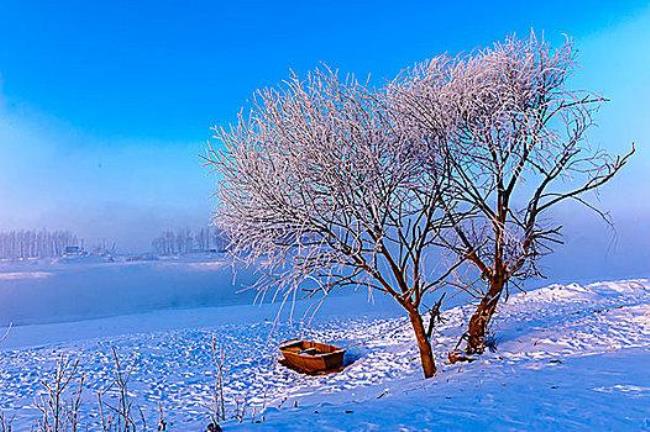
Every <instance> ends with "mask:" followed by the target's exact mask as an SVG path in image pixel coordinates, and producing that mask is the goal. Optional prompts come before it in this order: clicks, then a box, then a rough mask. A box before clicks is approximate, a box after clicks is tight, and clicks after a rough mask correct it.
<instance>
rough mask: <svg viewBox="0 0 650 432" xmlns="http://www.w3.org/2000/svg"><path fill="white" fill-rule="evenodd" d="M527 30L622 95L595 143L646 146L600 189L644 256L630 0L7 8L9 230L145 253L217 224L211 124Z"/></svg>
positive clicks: (644, 88) (1, 62)
mask: <svg viewBox="0 0 650 432" xmlns="http://www.w3.org/2000/svg"><path fill="white" fill-rule="evenodd" d="M531 27H533V28H535V29H536V30H537V31H543V32H544V33H545V35H546V37H547V39H549V40H551V41H561V40H562V35H563V34H568V35H570V36H572V37H573V38H574V39H575V41H576V44H577V46H578V48H579V50H580V57H579V60H580V62H581V69H580V70H579V71H578V74H577V75H576V77H575V78H574V82H575V85H576V86H578V87H584V88H589V89H592V90H596V91H598V92H601V93H603V94H605V95H607V96H608V97H610V98H611V99H612V102H611V103H610V104H609V105H608V106H607V107H606V108H604V109H603V110H602V112H601V114H600V116H599V117H598V122H599V124H600V127H599V129H598V130H596V131H595V132H594V133H593V134H592V135H593V136H592V139H593V141H595V142H597V143H599V144H601V145H603V146H606V147H608V148H611V149H612V150H614V151H622V150H623V149H625V148H626V146H629V144H630V142H631V141H632V140H633V139H634V140H636V141H637V142H638V143H639V144H640V147H641V148H640V151H639V154H638V157H637V158H636V160H635V161H634V164H633V166H631V167H630V169H629V170H628V172H627V173H625V175H624V176H623V177H622V178H621V179H619V181H617V183H616V185H615V186H612V187H609V188H608V189H607V190H605V191H604V192H603V196H602V199H603V201H604V202H605V203H606V204H607V205H608V206H610V207H611V208H612V212H613V213H614V216H615V217H617V218H619V219H620V220H622V221H624V222H622V224H623V228H624V229H622V230H620V232H619V236H618V237H617V239H616V242H618V243H619V244H620V243H623V244H625V245H627V244H628V243H626V242H628V241H630V242H632V243H633V244H634V245H635V246H634V247H640V246H639V245H638V244H637V243H638V239H636V237H638V236H637V235H634V234H633V233H628V232H627V231H625V227H626V226H629V224H631V223H634V221H637V222H636V223H639V224H641V225H643V223H647V222H648V221H649V220H650V219H649V218H648V217H647V216H648V215H650V211H649V210H648V204H647V203H646V201H650V200H648V199H647V198H648V195H649V192H648V190H647V188H648V186H649V183H650V181H648V178H649V175H648V173H649V172H650V156H649V155H648V152H647V151H646V150H645V149H644V148H643V144H645V143H647V142H649V141H650V140H649V138H650V129H649V126H648V119H650V109H649V108H648V103H647V101H648V100H650V91H649V89H650V51H649V48H648V47H650V7H649V6H648V5H647V2H642V1H631V0H630V1H626V2H615V1H611V2H607V1H593V2H567V1H554V0H550V1H546V2H542V3H538V4H535V5H534V7H533V6H531V4H530V3H529V2H515V1H509V2H491V3H490V4H488V2H448V3H439V2H424V1H422V2H414V1H400V2H395V4H393V2H354V1H347V2H343V1H342V2H334V1H329V2H318V1H310V2H270V1H267V2H216V1H211V2H181V1H177V2H169V1H155V2H154V1H139V2H126V1H110V2H108V1H105V2H98V1H97V2H89V1H58V2H54V1H53V2H45V1H43V2H31V1H13V0H3V1H2V2H1V3H0V40H2V44H0V229H9V228H29V227H48V228H51V229H58V228H68V229H72V230H75V231H78V232H80V233H81V234H82V235H83V236H84V237H86V238H88V239H89V240H90V241H92V240H93V239H97V238H101V237H107V238H111V239H115V240H116V241H117V242H118V243H119V244H120V245H121V246H122V249H123V250H144V249H147V248H148V246H149V242H150V239H151V237H153V236H154V235H155V234H156V233H157V232H158V231H160V230H162V229H164V228H168V227H177V226H185V225H189V226H199V225H201V224H203V223H206V222H207V220H208V217H209V215H210V209H211V207H212V206H213V204H214V203H213V202H212V201H211V197H210V194H211V191H212V189H213V187H214V179H212V178H211V177H210V176H209V175H208V173H207V172H206V171H205V169H203V168H202V167H201V163H200V160H199V157H198V154H199V153H201V151H202V150H203V148H204V147H205V143H206V141H207V140H208V139H209V137H210V131H209V127H210V126H211V125H214V124H224V123H227V122H229V121H232V120H233V118H234V116H235V114H236V113H237V111H238V110H239V108H240V106H241V105H242V104H244V103H245V102H246V100H247V99H248V98H249V97H250V95H251V93H252V92H253V91H254V90H255V89H256V88H259V87H263V86H267V85H272V84H275V83H277V82H279V81H280V80H282V79H283V78H285V77H286V76H287V74H288V71H289V69H294V70H296V71H298V72H304V71H306V70H308V69H310V68H313V67H315V66H317V65H318V64H319V63H320V62H322V61H324V62H327V63H328V64H330V65H332V66H335V67H337V68H339V69H340V70H341V71H344V72H352V73H355V74H357V75H361V76H365V75H367V74H369V73H371V74H372V76H373V78H374V80H375V82H378V83H381V82H382V81H384V80H386V79H388V78H390V77H392V76H393V75H394V74H395V73H397V72H398V71H399V70H400V69H401V68H403V67H405V66H407V65H410V64H412V63H413V62H415V61H418V60H422V59H424V58H427V57H430V56H432V55H436V54H439V53H442V52H449V53H456V52H459V51H468V50H472V49H474V48H477V47H481V46H485V45H487V44H489V43H491V42H492V41H494V40H498V39H502V38H503V37H504V36H505V35H507V34H510V33H512V32H517V33H519V34H525V33H527V32H528V31H529V29H530V28H531ZM567 217H568V216H567ZM639 218H641V219H639ZM569 219H571V218H569ZM571 220H575V217H574V219H571ZM630 221H631V222H630ZM569 225H570V223H569ZM574 225H576V227H577V228H580V227H583V226H585V223H583V221H582V220H581V221H580V223H575V224H574ZM586 225H588V224H586ZM594 229H598V228H594ZM578 231H579V230H578ZM645 233H646V234H650V230H648V229H646V231H645ZM585 235H586V236H587V240H591V241H593V242H595V244H598V245H600V244H601V243H602V239H600V238H597V236H596V237H595V236H594V235H593V234H585ZM626 235H627V236H628V237H630V239H627V237H625V236H626ZM583 240H584V239H583ZM585 241H586V240H585ZM634 242H637V243H634ZM607 244H611V241H609V242H606V244H605V246H607Z"/></svg>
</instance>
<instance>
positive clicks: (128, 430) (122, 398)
mask: <svg viewBox="0 0 650 432" xmlns="http://www.w3.org/2000/svg"><path fill="white" fill-rule="evenodd" d="M111 354H112V357H113V381H112V382H111V385H110V386H109V387H108V388H107V389H106V390H104V391H100V392H98V393H97V400H98V405H99V416H100V421H101V425H102V430H103V431H104V432H135V431H137V430H138V425H137V424H136V420H135V414H134V408H135V407H134V406H133V400H132V397H131V396H132V395H131V393H130V391H129V381H130V379H131V376H132V374H133V371H134V370H135V367H136V366H137V363H136V360H135V358H134V359H132V360H131V364H130V365H125V364H124V363H123V361H122V359H121V358H120V356H119V355H118V353H117V349H116V348H115V347H111ZM107 393H111V394H113V395H114V396H115V398H116V399H117V401H116V402H114V403H109V402H108V401H107V400H106V397H105V395H106V394H107ZM105 408H107V409H108V411H105ZM138 409H139V408H138ZM140 414H141V420H142V422H141V430H147V425H146V421H145V419H144V415H142V412H141V413H140Z"/></svg>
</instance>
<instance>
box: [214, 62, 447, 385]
mask: <svg viewBox="0 0 650 432" xmlns="http://www.w3.org/2000/svg"><path fill="white" fill-rule="evenodd" d="M216 132H217V134H216V135H217V138H218V139H219V140H220V141H221V143H222V144H223V146H224V149H223V150H215V149H213V148H210V149H209V152H208V155H207V157H206V159H207V162H208V164H209V165H211V166H212V167H214V168H216V170H217V171H218V173H219V174H220V176H221V177H222V181H221V187H220V189H219V191H218V198H219V204H218V209H217V212H216V223H217V225H218V227H220V228H221V229H222V230H223V231H224V233H225V234H226V236H227V237H228V238H229V239H230V244H229V246H228V250H229V252H230V253H232V254H233V255H234V256H236V257H237V258H239V259H240V260H242V261H243V262H245V263H246V264H250V265H257V266H260V267H261V268H262V269H264V270H267V271H268V274H269V277H268V278H262V279H261V280H260V282H259V283H258V285H257V288H258V289H260V290H261V291H262V292H266V291H267V290H268V289H269V288H270V287H272V286H274V287H276V288H277V290H276V291H275V294H274V295H276V296H277V295H281V296H283V298H284V299H288V298H292V296H293V295H295V293H296V290H297V289H298V288H299V287H301V288H302V290H304V291H305V292H307V293H310V294H316V293H322V294H324V295H327V294H328V293H329V292H330V291H331V290H332V289H334V288H341V287H349V286H353V287H354V286H362V287H366V288H367V289H368V290H369V292H371V293H372V292H374V291H378V292H381V293H385V294H387V295H390V296H391V297H392V298H393V299H395V301H397V303H399V304H400V305H401V306H402V307H403V308H404V309H405V311H406V313H407V315H408V317H409V320H410V323H411V325H412V327H413V331H414V334H415V337H416V340H417V344H418V348H419V352H420V358H421V362H422V368H423V371H424V375H425V376H426V377H431V376H433V375H434V374H435V371H436V367H435V362H434V358H433V355H432V349H431V344H430V341H429V339H428V338H427V336H426V330H425V328H424V325H423V322H422V317H421V315H420V306H421V304H422V300H423V298H424V297H425V296H426V295H427V294H429V293H430V292H431V291H432V290H434V289H435V288H436V287H438V286H439V285H440V283H441V281H443V280H444V279H445V277H446V276H447V275H448V274H449V273H450V272H451V271H453V269H455V268H456V267H457V266H458V263H457V262H455V261H453V262H452V261H447V260H445V259H444V257H441V256H437V257H436V258H437V259H435V260H434V259H432V254H433V252H432V249H435V246H436V243H437V241H438V237H439V233H440V232H441V230H442V228H443V226H444V224H445V222H444V218H443V217H442V215H441V213H440V211H439V207H438V202H439V199H440V197H441V196H442V190H443V185H442V182H443V181H444V179H443V178H442V177H440V176H439V175H438V174H439V173H438V172H437V170H432V169H423V166H422V164H421V161H420V159H419V155H418V154H417V153H416V152H414V151H413V149H412V146H409V145H408V142H407V141H406V140H404V139H403V138H402V135H401V134H400V132H399V129H398V128H397V127H396V123H395V121H394V119H393V118H392V115H391V113H390V112H389V111H387V110H385V109H384V104H383V103H382V101H381V98H380V97H377V95H375V94H372V93H371V92H369V91H368V90H367V89H366V86H365V85H362V84H360V83H359V82H358V81H356V80H354V79H352V78H348V79H346V80H341V79H339V78H338V77H337V74H336V73H335V72H332V71H329V70H326V71H325V72H322V71H315V72H313V73H311V74H309V75H308V76H307V78H306V79H305V80H304V81H301V80H300V79H298V78H297V77H296V76H292V77H291V79H290V80H289V81H288V82H287V83H286V86H285V87H282V88H279V89H269V90H265V91H261V92H260V93H259V96H258V98H257V100H256V101H255V104H254V107H253V109H252V112H251V114H250V115H249V116H243V115H241V116H240V119H239V122H238V124H236V125H235V126H232V127H231V128H230V129H228V130H226V129H217V131H216ZM437 163H439V164H442V163H443V161H437ZM432 165H433V163H432V164H431V165H430V166H432ZM453 259H454V260H455V259H456V258H455V257H454V258H453Z"/></svg>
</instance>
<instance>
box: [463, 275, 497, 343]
mask: <svg viewBox="0 0 650 432" xmlns="http://www.w3.org/2000/svg"><path fill="white" fill-rule="evenodd" d="M504 286H505V281H504V280H503V279H501V278H498V279H497V280H494V281H492V282H490V289H489V290H488V292H487V294H486V295H485V296H484V297H483V298H482V299H481V303H479V305H478V307H477V308H476V311H475V312H474V315H472V318H471V319H470V320H469V327H468V330H467V354H482V353H483V351H485V333H486V332H487V326H488V324H489V323H490V320H491V319H492V315H494V311H495V310H496V308H497V304H498V303H499V297H501V292H502V291H503V287H504Z"/></svg>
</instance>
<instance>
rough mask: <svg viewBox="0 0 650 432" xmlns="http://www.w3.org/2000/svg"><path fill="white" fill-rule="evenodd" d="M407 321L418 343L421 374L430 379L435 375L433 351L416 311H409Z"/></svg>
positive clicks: (420, 317)
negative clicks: (409, 322)
mask: <svg viewBox="0 0 650 432" xmlns="http://www.w3.org/2000/svg"><path fill="white" fill-rule="evenodd" d="M409 320H410V321H411V326H412V327H413V333H414V334H415V339H416V341H417V343H418V349H419V351H420V362H421V363H422V372H423V373H424V377H425V378H431V377H432V376H434V375H435V374H436V363H435V360H434V359H433V351H432V350H431V343H430V342H429V338H428V337H427V334H426V331H425V329H424V324H423V323H422V316H421V315H420V314H419V313H418V311H417V310H409Z"/></svg>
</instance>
